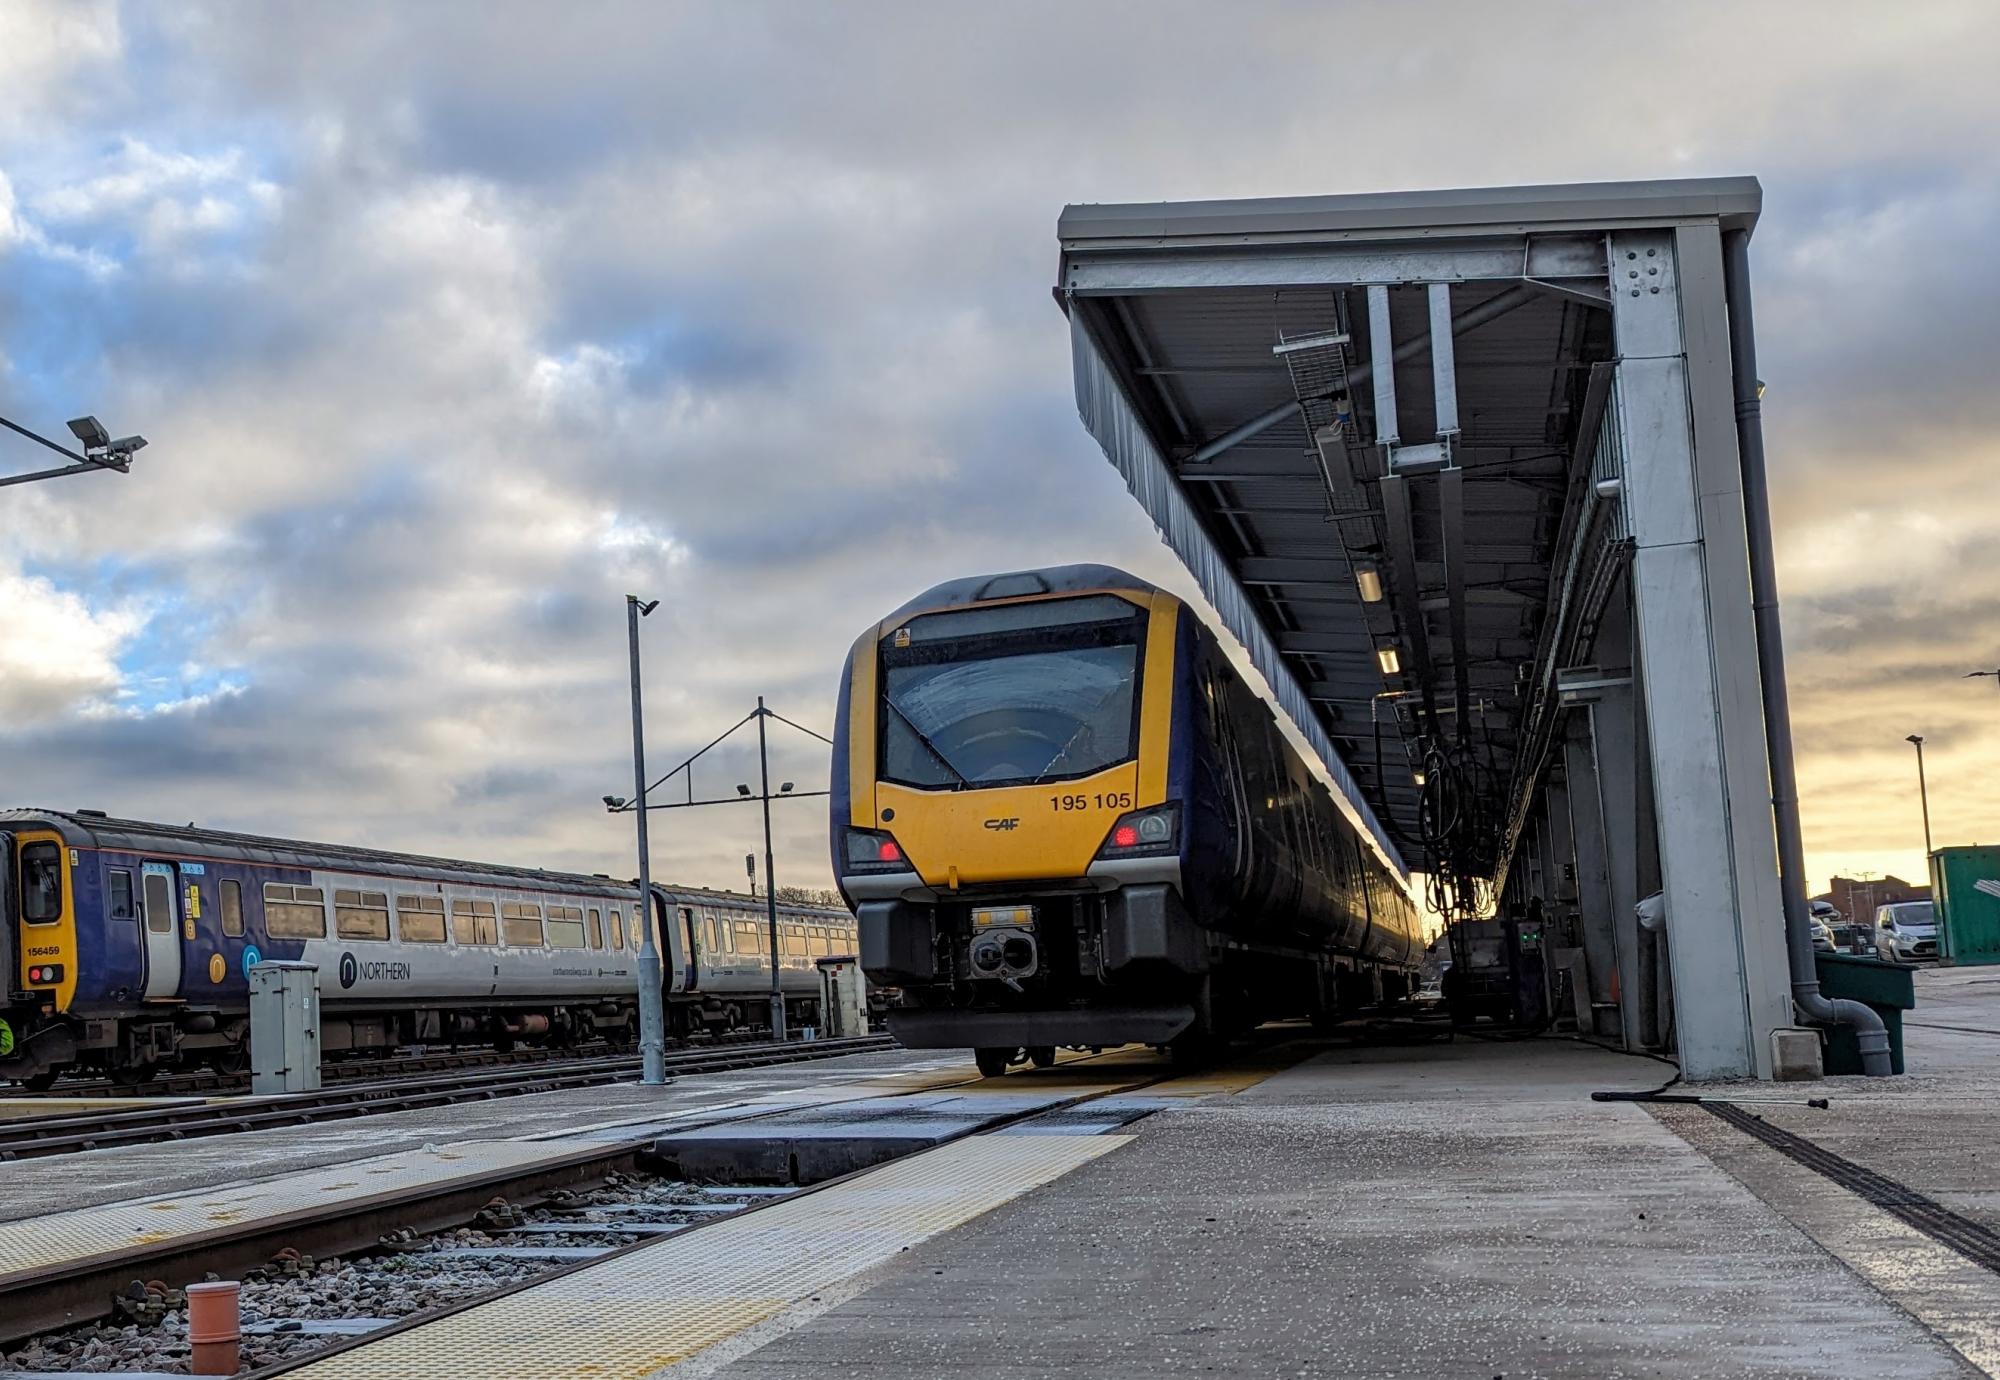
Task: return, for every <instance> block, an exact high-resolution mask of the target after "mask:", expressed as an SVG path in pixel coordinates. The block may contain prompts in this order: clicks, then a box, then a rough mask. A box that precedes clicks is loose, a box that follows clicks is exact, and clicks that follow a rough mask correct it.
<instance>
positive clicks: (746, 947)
mask: <svg viewBox="0 0 2000 1380" xmlns="http://www.w3.org/2000/svg"><path fill="white" fill-rule="evenodd" d="M734 928H735V930H736V952H737V953H739V954H761V953H763V952H764V936H763V935H761V934H759V933H758V932H757V926H756V924H755V923H754V922H752V921H749V920H738V921H737V922H736V924H735V927H734Z"/></svg>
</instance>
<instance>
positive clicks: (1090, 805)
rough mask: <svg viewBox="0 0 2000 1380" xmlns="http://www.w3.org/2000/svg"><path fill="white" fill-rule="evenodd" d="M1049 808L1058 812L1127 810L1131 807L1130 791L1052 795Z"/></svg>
mask: <svg viewBox="0 0 2000 1380" xmlns="http://www.w3.org/2000/svg"><path fill="white" fill-rule="evenodd" d="M1049 808H1050V809H1051V810H1054V811H1056V812H1058V813H1061V812H1063V811H1066V810H1129V809H1131V808H1132V793H1131V792H1130V791H1100V792H1098V793H1097V794H1095V795H1052V796H1050V797H1049Z"/></svg>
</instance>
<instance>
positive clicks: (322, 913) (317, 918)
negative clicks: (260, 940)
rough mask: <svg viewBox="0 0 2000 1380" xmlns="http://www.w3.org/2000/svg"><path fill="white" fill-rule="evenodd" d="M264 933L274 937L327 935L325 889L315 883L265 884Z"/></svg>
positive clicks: (317, 936)
mask: <svg viewBox="0 0 2000 1380" xmlns="http://www.w3.org/2000/svg"><path fill="white" fill-rule="evenodd" d="M264 932H265V933H266V934H268V935H270V936H272V937H273V938H275V939H324V938H326V892H325V891H324V890H322V889H321V888H319V887H316V886H286V885H285V884H284V883H282V882H266V883H264Z"/></svg>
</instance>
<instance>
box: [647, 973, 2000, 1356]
mask: <svg viewBox="0 0 2000 1380" xmlns="http://www.w3.org/2000/svg"><path fill="white" fill-rule="evenodd" d="M1994 978H2000V974H1992V975H1990V976H1988V975H1980V976H1976V977H1972V976H1967V975H1965V974H1963V973H1958V972H1928V973H1924V974H1921V975H1920V976H1919V1002H1920V1008H1919V1011H1917V1012H1914V1013H1912V1015H1914V1016H1917V1017H1918V1018H1920V1019H1923V1020H1926V1021H1929V1020H1932V1019H1933V1018H1935V1019H1936V1021H1937V1023H1939V1024H1948V1025H1956V1026H1960V1027H1963V1029H1964V1031H1983V1030H1986V1029H1989V1028H1990V1029H1992V1030H1994V1031H1995V1032H1996V1034H1995V1035H1992V1036H1988V1035H1984V1034H1976V1033H1962V1032H1953V1031H1936V1030H1932V1029H1930V1028H1928V1027H1927V1026H1913V1027H1911V1028H1910V1031H1909V1043H1910V1052H1911V1059H1912V1067H1913V1070H1914V1072H1913V1074H1912V1075H1911V1076H1910V1077H1908V1078H1905V1079H1901V1080H1895V1081H1893V1082H1880V1081H1878V1082H1867V1083H1864V1082H1863V1080H1860V1079H1833V1080H1827V1081H1825V1082H1824V1083H1822V1084H1820V1085H1816V1086H1808V1087H1805V1088H1796V1087H1787V1088H1783V1089H1773V1088H1771V1087H1770V1086H1768V1085H1764V1086H1758V1085H1735V1086H1734V1087H1733V1088H1728V1089H1724V1088H1716V1089H1710V1090H1708V1091H1713V1092H1716V1093H1717V1094H1725V1095H1726V1094H1728V1093H1732V1092H1733V1093H1734V1094H1736V1095H1740V1096H1745V1097H1748V1096H1756V1095H1759V1094H1772V1095H1778V1096H1785V1097H1800V1098H1802V1097H1803V1096H1806V1095H1814V1096H1820V1095H1824V1096H1828V1097H1830V1098H1831V1099H1832V1102H1833V1106H1832V1108H1831V1109H1830V1110H1828V1111H1825V1112H1814V1111H1811V1110H1809V1109H1806V1108H1804V1107H1802V1106H1796V1107H1795V1106H1788V1105H1782V1104H1759V1105H1758V1106H1757V1108H1756V1110H1758V1111H1759V1112H1761V1113H1763V1114H1765V1115H1767V1116H1770V1117H1771V1118H1772V1119H1773V1120H1774V1121H1777V1120H1782V1121H1783V1122H1784V1124H1786V1125H1794V1126H1796V1127H1798V1128H1799V1129H1800V1130H1801V1133H1802V1134H1809V1135H1812V1136H1813V1137H1814V1139H1816V1140H1821V1141H1823V1142H1824V1143H1825V1144H1827V1145H1828V1146H1829V1147H1832V1148H1839V1149H1840V1150H1841V1153H1843V1154H1848V1155H1850V1156H1851V1157H1853V1158H1856V1159H1866V1160H1868V1161H1870V1162H1871V1164H1872V1166H1873V1167H1877V1168H1879V1169H1881V1170H1882V1172H1885V1173H1891V1174H1893V1175H1896V1176H1897V1177H1900V1178H1903V1179H1904V1180H1905V1181H1906V1182H1915V1183H1919V1184H1922V1185H1924V1186H1925V1188H1926V1191H1929V1192H1933V1193H1935V1194H1936V1195H1937V1196H1939V1197H1940V1198H1941V1199H1942V1200H1946V1201H1948V1202H1949V1203H1950V1205H1951V1206H1953V1207H1955V1208H1957V1209H1958V1210H1960V1211H1962V1212H1965V1213H1966V1214H1967V1215H1968V1216H1974V1217H1978V1218H1979V1219H1980V1220H1991V1218H1990V1216H1989V1214H1991V1213H1992V1212H1993V1210H1994V1208H1995V1198H1994V1196H1993V1195H1992V1194H1991V1193H1990V1192H1989V1191H1988V1190H1987V1189H1986V1188H1985V1187H1983V1186H1982V1184H1981V1182H1980V1180H1979V1179H1978V1173H1979V1169H1978V1166H1979V1165H1980V1164H1983V1163H1985V1162H1986V1161H1988V1160H1994V1161H2000V1149H1996V1148H1994V1147H1996V1146H2000V1096H1996V1093H2000V982H1994V981H1993V979H1994ZM1982 983H1983V984H1985V985H1981V984H1982ZM1947 1016H1949V1017H1950V1019H1949V1020H1947V1019H1945V1018H1946V1017H1947ZM1670 1073H1671V1070H1668V1069H1665V1068H1664V1067H1663V1066H1661V1065H1658V1064H1653V1063H1649V1062H1646V1061H1642V1060H1637V1059H1632V1058H1629V1057H1624V1056H1618V1055H1613V1054H1609V1053H1606V1052H1602V1051H1599V1050H1596V1049H1594V1048H1591V1047H1586V1046H1581V1045H1577V1044H1573V1043H1567V1042H1558V1041H1553V1040H1538V1041H1530V1042H1525V1043H1519V1044H1500V1043H1484V1042H1476V1041H1466V1040H1460V1041H1457V1042H1455V1043H1452V1044H1449V1045H1432V1046H1423V1047H1413V1048H1372V1049H1347V1050H1336V1051H1332V1052H1329V1053H1327V1054H1325V1055H1323V1056H1321V1057H1319V1058H1317V1059H1315V1060H1313V1061H1311V1062H1310V1063H1307V1064H1305V1065H1303V1066H1301V1067H1299V1068H1297V1069H1295V1070H1293V1071H1291V1072H1288V1073H1283V1074H1279V1075H1278V1076H1276V1077H1274V1078H1272V1079H1270V1080H1269V1081H1267V1082H1264V1083H1261V1084H1258V1085H1257V1086H1254V1087H1252V1088H1249V1089H1247V1090H1246V1091H1243V1092H1242V1093H1240V1094H1239V1095H1237V1096H1234V1097H1218V1098H1211V1099H1208V1100H1206V1101H1203V1102H1199V1103H1196V1104H1194V1105H1192V1106H1185V1107H1182V1108H1180V1109H1178V1110H1171V1111H1167V1112H1163V1113H1161V1114H1160V1115H1157V1116H1154V1117H1152V1118H1150V1119H1149V1120H1146V1121H1142V1122H1139V1123H1137V1124H1136V1125H1135V1126H1132V1127H1129V1128H1127V1130H1128V1132H1129V1133H1132V1134H1133V1139H1132V1141H1131V1143H1130V1144H1129V1145H1127V1146H1126V1147H1125V1148H1123V1149H1121V1150H1119V1151H1117V1152H1116V1153H1114V1154H1109V1155H1106V1156H1103V1157H1101V1158H1099V1159H1097V1160H1095V1161H1092V1162H1090V1163H1088V1164H1085V1165H1083V1166H1081V1167H1079V1168H1078V1169H1077V1170H1076V1171H1075V1172H1073V1173H1071V1174H1069V1175H1067V1176H1065V1177H1063V1178H1060V1179H1058V1180H1056V1181H1055V1182H1053V1183H1051V1184H1049V1185H1047V1186H1046V1187H1043V1188H1041V1189H1040V1190H1038V1191H1036V1192H1034V1193H1032V1194H1029V1195H1027V1196H1024V1197H1021V1198H1019V1199H1016V1200H1015V1201H1013V1202H1011V1203H1009V1204H1007V1205H1005V1206H1002V1207H1000V1208H998V1209H996V1210H995V1211H993V1212H992V1213H990V1214H987V1215H986V1216H983V1217H981V1218H979V1219H977V1220H975V1221H973V1222H970V1223H969V1224H968V1225H966V1226H964V1227H961V1228H960V1229H958V1230H957V1231H954V1232H952V1233H950V1234H948V1235H944V1236H941V1237H938V1238H936V1239H934V1240H932V1241H929V1242H927V1243H925V1244H924V1245H923V1246H921V1247H919V1248H917V1249H915V1250H913V1251H911V1252H909V1253H908V1254H906V1255H901V1256H898V1257H897V1258H896V1260H894V1261H893V1262H892V1263H891V1264H889V1265H888V1266H886V1267H884V1268H882V1269H880V1270H878V1271H876V1272H875V1273H874V1275H873V1277H872V1278H869V1279H866V1280H857V1281H855V1283H854V1285H853V1286H852V1288H851V1289H849V1290H848V1291H846V1297H845V1298H844V1299H843V1300H842V1301H840V1302H838V1303H833V1304H832V1305H831V1306H828V1304H827V1303H822V1304H820V1305H815V1306H814V1307H813V1308H810V1309H801V1310H795V1311H794V1312H793V1313H791V1314H787V1315H781V1316H779V1317H776V1318H773V1319H771V1320H769V1321H767V1322H765V1323H764V1324H762V1325H761V1326H760V1327H759V1328H757V1329H755V1330H754V1331H752V1332H749V1333H745V1334H744V1335H743V1336H742V1337H740V1338H738V1339H737V1340H736V1341H735V1342H734V1343H732V1344H731V1345H730V1346H728V1347H720V1348H717V1349H716V1351H715V1352H714V1353H711V1354H710V1355H709V1356H708V1357H706V1358H705V1359H704V1360H703V1361H699V1362H695V1363H689V1364H684V1365H681V1366H678V1367H675V1368H674V1369H673V1370H672V1371H670V1372H665V1373H668V1374H672V1375H675V1376H680V1375H696V1374H715V1375H719V1376H723V1377H728V1380H804V1377H808V1376H811V1377H818V1376H824V1375H828V1374H847V1373H852V1374H859V1375H865V1376H868V1377H870V1378H871V1380H877V1378H879V1380H903V1378H904V1377H908V1380H918V1377H923V1378H924V1380H931V1378H932V1377H937V1376H942V1375H981V1376H984V1375H1005V1376H1008V1377H1018V1380H1028V1378H1029V1377H1039V1376H1062V1377H1079V1380H1080V1378H1081V1377H1092V1378H1093V1380H1096V1378H1097V1377H1131V1380H1138V1378H1139V1377H1153V1376H1163V1375H1183V1374H1185V1375H1202V1376H1243V1377H1251V1376H1256V1377H1268V1376H1285V1377H1292V1376H1329V1377H1332V1376H1340V1377H1390V1376H1409V1377H1415V1376H1472V1377H1482V1378H1483V1377H1486V1376H1505V1377H1507V1380H1521V1378H1522V1377H1530V1376H1541V1377H1555V1376H1561V1377H1592V1378H1593V1380H1595V1378H1596V1377H1616V1376H1635V1377H1636V1376H1662V1377H1665V1376H1690V1377H1692V1376H1716V1377H1722V1376H1768V1377H1779V1376H1783V1377H1796V1376H1828V1377H1835V1376H1838V1377H1843V1378H1844V1380H1845V1378H1847V1377H1856V1376H1869V1377H1877V1376H1881V1377H1945V1376H1951V1377H1967V1376H1978V1375H1981V1374H2000V1347H1996V1346H1995V1338H1996V1336H2000V1287H1996V1286H2000V1276H1995V1275H1994V1274H1992V1273H1990V1272H1988V1271H1986V1270H1983V1269H1979V1268H1977V1267H1975V1266H1971V1265H1969V1264H1967V1263H1966V1262H1964V1261H1963V1259H1962V1258H1960V1257H1957V1256H1954V1255H1953V1254H1952V1253H1950V1252H1948V1251H1944V1250H1943V1249H1942V1248H1940V1247H1938V1246H1936V1244H1935V1243H1933V1242H1930V1241H1929V1240H1928V1239H1926V1238H1923V1237H1920V1236H1918V1234H1917V1233H1915V1232H1914V1231H1911V1230H1910V1229H1909V1228H1907V1227H1904V1226H1902V1224H1900V1223H1897V1222H1894V1221H1891V1220H1889V1219H1888V1218H1887V1217H1886V1214H1884V1213H1882V1212H1881V1211H1880V1210H1879V1209H1875V1208H1872V1207H1870V1206H1868V1205H1867V1204H1865V1203H1863V1202H1862V1201H1861V1200H1860V1199H1858V1198H1856V1197H1855V1195H1854V1194H1852V1193H1850V1192H1848V1191H1847V1190H1845V1189H1843V1188H1839V1187H1837V1186H1835V1185H1833V1184H1831V1183H1830V1182H1828V1181H1827V1180H1825V1179H1823V1178H1821V1177H1820V1176H1819V1175H1816V1174H1813V1173H1812V1172H1811V1171H1809V1170H1805V1169H1802V1168H1799V1167H1798V1166H1796V1165H1794V1164H1792V1162H1790V1161H1788V1160H1785V1159H1784V1158H1783V1157H1782V1156H1779V1155H1777V1154H1776V1152H1774V1151H1771V1150H1770V1149H1768V1148H1767V1147H1765V1146H1763V1145H1761V1144H1759V1143H1758V1142H1756V1141H1754V1140H1752V1139H1751V1138H1749V1137H1748V1136H1745V1135H1743V1134H1742V1133H1741V1132H1738V1131H1735V1130H1733V1129H1731V1128H1729V1127H1728V1126H1726V1125H1724V1124H1723V1123H1722V1122H1721V1121H1719V1120H1717V1119H1716V1118H1715V1117H1713V1116H1712V1115H1710V1114H1708V1113H1707V1112H1705V1111H1703V1110H1702V1109H1700V1108H1685V1109H1683V1108H1663V1109H1661V1112H1660V1115H1658V1116H1655V1115H1654V1114H1653V1113H1652V1112H1650V1111H1649V1110H1647V1109H1646V1108H1644V1107H1641V1106H1637V1105H1633V1104H1596V1103H1592V1102H1590V1101H1589V1100H1588V1097H1589V1093H1590V1092H1591V1091H1592V1090H1594V1089H1598V1088H1606V1087H1623V1088H1639V1087H1646V1086H1653V1085H1656V1084H1657V1083H1659V1082H1662V1081H1664V1079H1665V1077H1666V1076H1667V1075H1669V1074H1670ZM1683 1121H1687V1122H1689V1123H1690V1128H1689V1129H1686V1130H1685V1132H1683V1129H1682V1127H1681V1123H1682V1122H1683ZM1773 1161H1775V1164H1774V1163H1773ZM1904 1171H1907V1172H1904ZM1885 1291H1887V1292H1885Z"/></svg>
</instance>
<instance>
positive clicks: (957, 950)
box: [831, 565, 1422, 1074]
mask: <svg viewBox="0 0 2000 1380" xmlns="http://www.w3.org/2000/svg"><path fill="white" fill-rule="evenodd" d="M840 696H841V697H840V710H839V716H838V720H837V739H838V741H837V742H836V745H835V748H834V773H833V776H834V782H835V790H834V793H833V800H832V820H831V825H832V847H833V866H834V873H835V876H836V877H837V878H838V880H839V883H840V887H841V891H842V894H843V895H844V896H845V897H846V898H847V899H848V901H849V902H850V904H851V905H853V906H854V907H855V909H856V911H857V915H858V919H859V923H860V937H861V963H862V967H863V969H864V970H865V971H866V972H867V974H868V977H869V980H870V981H871V982H875V983H883V984H888V985H890V986H893V987H896V988H900V989H901V995H900V998H899V999H898V1005H896V1006H895V1007H894V1008H892V1009H891V1011H890V1013H889V1023H890V1029H891V1030H892V1031H893V1032H894V1033H895V1035H896V1036H897V1038H898V1039H900V1040H901V1041H902V1042H903V1043H904V1044H906V1045H909V1046H912V1047H921V1048H942V1047H953V1046H966V1045H970V1046H973V1047H974V1049H975V1050H976V1052H977V1056H978V1062H979V1065H980V1068H981V1069H982V1071H985V1072H987V1073H989V1074H990V1073H993V1072H997V1071H999V1070H1002V1069H1004V1068H1005V1067H1006V1066H1007V1065H1008V1064H1009V1063H1012V1062H1015V1061H1017V1060H1019V1059H1021V1058H1023V1057H1027V1058H1032V1059H1033V1060H1034V1061H1035V1062H1037V1063H1041V1062H1046V1061H1049V1060H1053V1058H1054V1051H1055V1047H1056V1046H1059V1045H1105V1044H1118V1043H1124V1042H1128V1041H1139V1042H1144V1043H1149V1044H1155V1045H1164V1046H1168V1047H1171V1048H1176V1049H1183V1050H1188V1049H1192V1048H1198V1047H1200V1046H1201V1045H1202V1044H1204V1043H1205V1042H1207V1041H1208V1040H1210V1039H1212V1038H1213V1037H1214V1036H1216V1035H1219V1034H1224V1033H1228V1032H1230V1031H1233V1030H1240V1029H1243V1028H1246V1027H1249V1026H1253V1025H1256V1024H1258V1023H1260V1022H1262V1021H1265V1020H1269V1019H1274V1018H1279V1017H1284V1016H1291V1015H1324V1014H1327V1013H1330V1012H1333V1011H1336V1010H1338V1009H1340V1008H1342V1007H1346V1006H1351V1005H1354V1004H1356V1003H1359V1002H1363V1001H1367V1000H1372V999H1375V998H1377V997H1380V996H1383V995H1388V996H1395V995H1399V994H1401V993H1402V992H1404V991H1406V990H1408V988H1409V986H1410V984H1411V981H1412V978H1413V975H1414V972H1415V965H1416V963H1417V961H1418V958H1419V956H1420V953H1421V950H1422V941H1421V938H1420V934H1421V929H1420V922H1419V918H1418V914H1417V909H1416V906H1415V904H1414V903H1413V901H1412V899H1411V896H1410V892H1409V888H1408V882H1407V879H1406V878H1404V877H1403V876H1401V875H1399V874H1398V873H1397V872H1396V871H1394V870H1392V868H1391V867H1390V865H1389V864H1388V862H1387V861H1386V860H1385V859H1384V858H1383V857H1382V856H1381V855H1380V854H1379V853H1378V852H1376V851H1375V850H1374V849H1373V846H1372V845H1371V844H1370V843H1369V842H1368V841H1367V840H1366V839H1365V838H1364V837H1363V836H1362V834H1361V833H1360V831H1359V830H1358V829H1356V828H1355V827H1354V825H1353V824H1351V823H1350V822H1349V820H1348V818H1347V816H1346V815H1344V814H1343V813H1342V812H1341V810H1340V809H1339V808H1338V806H1337V805H1336V804H1335V802H1334V799H1333V797H1332V796H1331V795H1330V794H1329V792H1328V790H1327V788H1326V787H1325V786H1324V785H1323V784H1322V783H1321V781H1320V779H1319V777H1318V776H1316V775H1315V774H1314V773H1313V772H1312V771H1311V770H1309V769H1308V768H1307V766H1306V764H1305V763H1304V761H1303V760H1302V759H1301V758H1300V756H1299V754H1298V753H1297V752H1295V751H1294V750H1293V749H1292V747H1291V745H1290V743H1289V742H1288V741H1287V740H1286V739H1285V737H1284V735H1283V734H1282V733H1281V732H1280V731H1279V728H1278V725H1277V723H1276V721H1275V719H1274V717H1273V715H1272V713H1271V711H1270V709H1269V708H1268V707H1267V706H1266V705H1265V703H1264V702H1263V700H1262V699H1260V698H1259V697H1258V696H1257V695H1256V694H1255V693H1254V692H1253V691H1252V690H1251V689H1250V687H1249V686H1248V685H1246V684H1245V683H1244V681H1243V679H1242V678H1241V677H1240V676H1239V675H1238V674H1237V672H1236V670H1235V668H1234V667H1233V666H1232V665H1231V664H1230V662H1229V659H1228V657H1227V655H1226V654H1225V653H1224V651H1223V648H1222V646H1221V644H1220V643H1219V642H1218V641H1217V639H1216V637H1215V635H1214V634H1213V633H1211V632H1210V631H1209V629H1208V628H1207V627H1206V626H1204V625H1203V624H1202V622H1201V621H1200V620H1199V619H1198V618H1196V617H1195V615H1194V612H1193V611H1192V610H1191V609H1189V608H1188V607H1187V606H1186V605H1185V604H1184V603H1183V602H1182V601H1181V600H1180V599H1178V598H1176V597H1174V596H1173V595H1171V594H1168V593H1166V592H1165V591H1163V590H1161V589H1158V588H1157V587H1155V586H1153V585H1151V584H1148V583H1147V582H1145V581H1143V580H1140V579H1137V578H1135V577H1134V576H1131V575H1129V574H1126V573H1125V572H1124V571H1121V570H1115V569H1112V568H1110V567H1106V566H1097V565H1076V566H1064V567H1059V568H1053V569H1046V570H1035V571H1025V572H1019V573H1015V574H1008V575H997V576H991V577H980V578H974V579H965V580H956V581H952V582H950V583H947V584H942V585H939V586H937V587H936V588H935V589H932V590H929V591H928V592H926V593H924V594H922V595H919V596H918V597H917V598H915V599H913V600H911V601H910V602H909V603H908V604H906V605H904V606H903V607H902V608H900V609H898V610H897V611H896V612H895V613H893V614H891V615H890V616H889V617H888V618H886V619H884V620H883V621H881V622H880V623H877V624H875V625H874V626H872V627H870V628H869V629H868V630H867V631H866V632H865V633H863V634H862V635H861V638H860V640H859V641H857V642H856V643H855V645H854V650H853V653H852V655H851V657H850V658H849V661H848V664H847V667H846V669H845V671H844V673H843V676H842V680H841V692H840Z"/></svg>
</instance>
